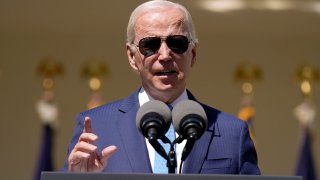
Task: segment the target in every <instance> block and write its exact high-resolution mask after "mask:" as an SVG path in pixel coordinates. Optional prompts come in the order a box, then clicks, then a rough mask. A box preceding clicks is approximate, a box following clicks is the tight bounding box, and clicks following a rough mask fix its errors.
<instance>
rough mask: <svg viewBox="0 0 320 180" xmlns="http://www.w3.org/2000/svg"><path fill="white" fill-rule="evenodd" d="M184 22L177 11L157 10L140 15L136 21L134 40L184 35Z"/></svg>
mask: <svg viewBox="0 0 320 180" xmlns="http://www.w3.org/2000/svg"><path fill="white" fill-rule="evenodd" d="M186 27H187V26H186V21H185V18H184V16H183V14H182V12H181V11H180V10H179V9H176V8H158V9H152V10H149V11H145V12H143V13H141V14H140V15H139V16H138V17H137V20H136V24H135V28H134V30H135V34H136V39H141V38H143V37H146V36H168V35H171V34H184V35H186V32H187V28H186Z"/></svg>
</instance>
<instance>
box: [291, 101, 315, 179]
mask: <svg viewBox="0 0 320 180" xmlns="http://www.w3.org/2000/svg"><path fill="white" fill-rule="evenodd" d="M294 115H295V117H296V118H297V119H298V121H299V123H300V127H301V145H300V152H299V156H298V161H297V166H296V172H295V174H296V175H297V176H302V177H303V180H316V179H317V178H316V171H315V164H314V162H313V156H312V136H311V130H312V129H311V128H312V126H313V123H314V120H315V118H316V108H315V106H314V104H313V103H312V102H311V100H310V99H305V100H304V101H303V102H302V103H301V104H300V105H298V106H297V107H296V108H295V109H294Z"/></svg>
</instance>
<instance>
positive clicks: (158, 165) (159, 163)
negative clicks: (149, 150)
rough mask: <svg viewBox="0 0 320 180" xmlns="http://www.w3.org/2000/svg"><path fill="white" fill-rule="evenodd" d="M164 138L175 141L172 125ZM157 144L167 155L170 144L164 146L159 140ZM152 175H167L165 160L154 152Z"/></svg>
mask: <svg viewBox="0 0 320 180" xmlns="http://www.w3.org/2000/svg"><path fill="white" fill-rule="evenodd" d="M168 107H169V108H170V110H172V108H173V107H172V106H171V105H170V104H168ZM166 136H167V138H168V139H169V140H170V141H171V142H173V141H174V140H175V132H174V128H173V125H172V123H171V125H170V128H169V130H168V131H167V133H166ZM159 142H160V144H161V145H162V147H163V148H164V149H165V151H166V152H167V154H168V153H169V151H170V144H164V143H163V142H162V141H161V140H159ZM153 173H158V174H168V167H167V160H166V159H164V158H163V157H162V156H161V155H159V154H158V153H157V152H155V158H154V167H153Z"/></svg>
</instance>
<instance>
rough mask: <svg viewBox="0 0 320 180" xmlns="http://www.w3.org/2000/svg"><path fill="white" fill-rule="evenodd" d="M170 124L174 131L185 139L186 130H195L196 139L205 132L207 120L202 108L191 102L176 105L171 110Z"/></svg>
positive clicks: (185, 101) (186, 101)
mask: <svg viewBox="0 0 320 180" xmlns="http://www.w3.org/2000/svg"><path fill="white" fill-rule="evenodd" d="M172 123H173V127H174V129H175V131H176V132H177V133H178V134H179V135H182V136H184V137H185V138H186V134H187V133H188V132H187V131H188V128H195V129H196V130H197V136H198V137H197V138H200V137H201V136H202V134H203V133H204V132H205V131H206V130H207V127H208V118H207V115H206V112H205V111H204V109H203V107H202V106H201V105H200V104H199V103H197V102H196V101H192V100H184V101H181V102H179V103H178V104H176V105H175V106H174V108H173V110H172Z"/></svg>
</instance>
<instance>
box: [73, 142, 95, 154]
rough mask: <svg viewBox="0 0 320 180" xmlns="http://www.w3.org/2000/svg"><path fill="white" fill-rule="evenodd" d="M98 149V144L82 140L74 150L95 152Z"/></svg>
mask: <svg viewBox="0 0 320 180" xmlns="http://www.w3.org/2000/svg"><path fill="white" fill-rule="evenodd" d="M96 150H97V146H95V145H92V144H90V143H87V142H84V141H80V142H79V143H77V144H76V145H75V147H74V149H73V151H74V152H78V151H80V152H86V153H93V152H96Z"/></svg>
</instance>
